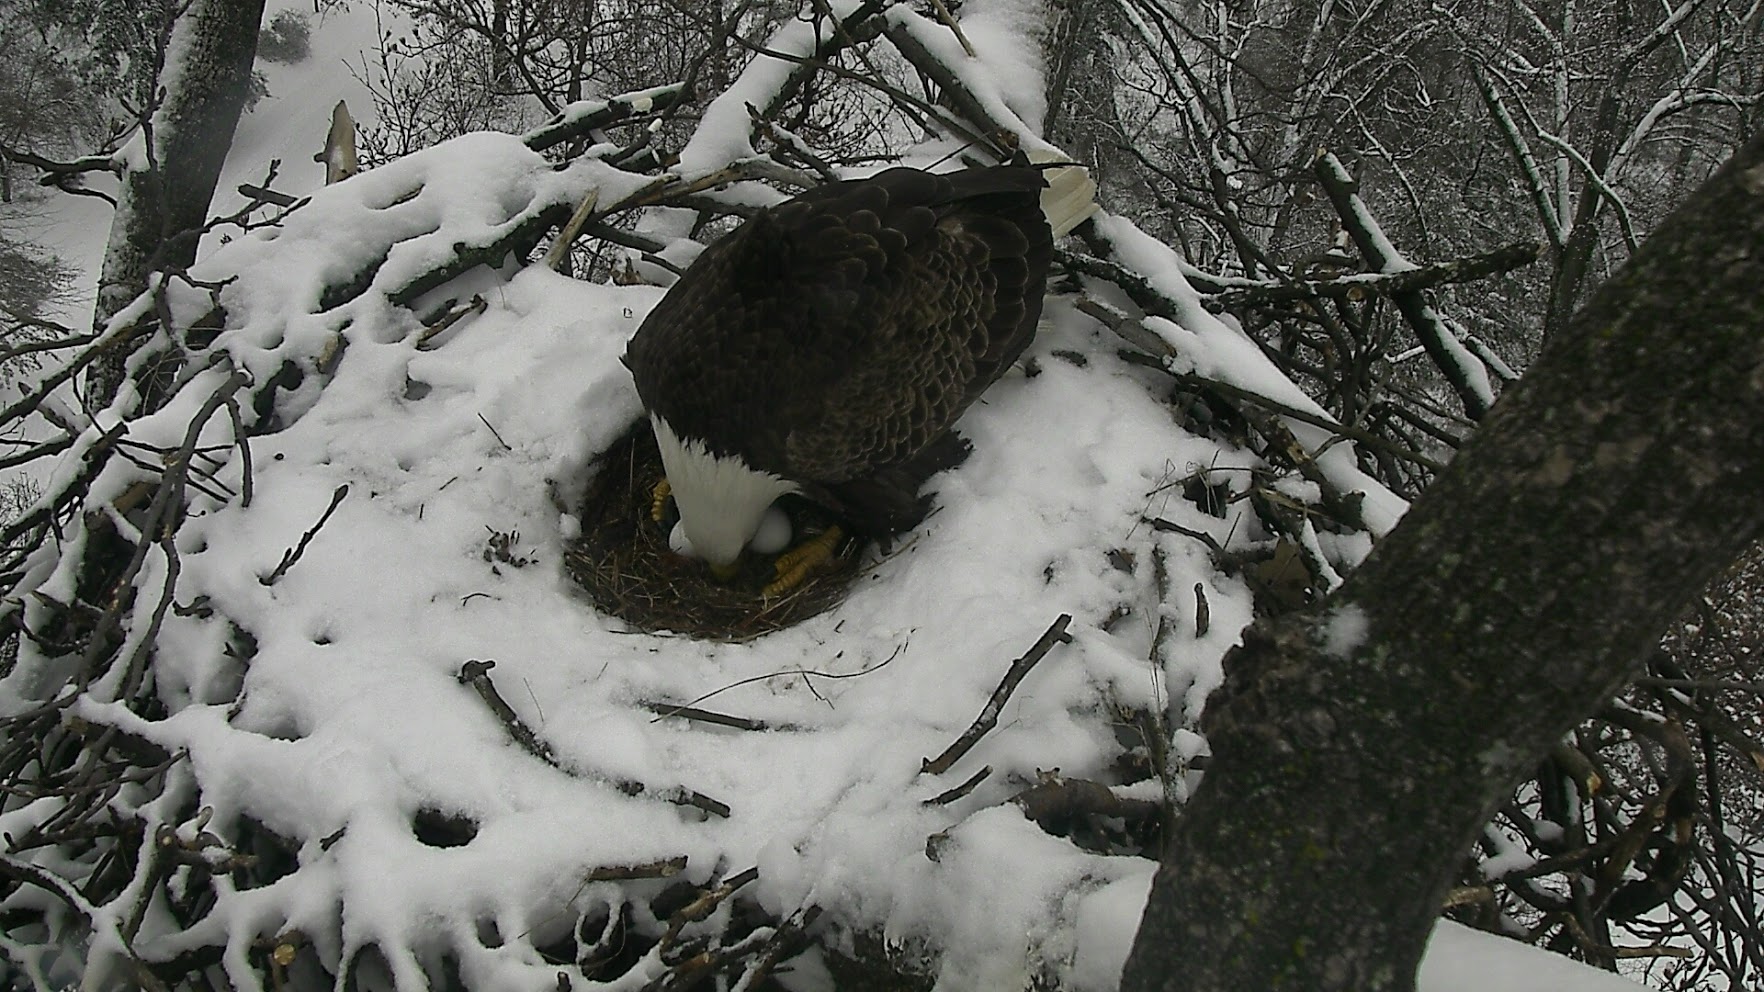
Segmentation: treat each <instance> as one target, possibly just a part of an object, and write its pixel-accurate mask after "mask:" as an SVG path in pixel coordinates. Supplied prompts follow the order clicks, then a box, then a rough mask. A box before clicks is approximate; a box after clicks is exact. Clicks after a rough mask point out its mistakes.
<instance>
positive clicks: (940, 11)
mask: <svg viewBox="0 0 1764 992" xmlns="http://www.w3.org/2000/svg"><path fill="white" fill-rule="evenodd" d="M931 8H932V9H933V10H935V11H937V19H938V20H940V21H942V22H943V23H944V24H945V25H946V26H948V28H949V29H950V30H951V31H954V32H955V36H956V40H957V41H959V42H961V43H962V51H964V52H967V53H968V58H971V59H977V58H979V57H980V56H979V55H977V54H975V52H974V46H973V45H971V44H969V43H968V36H967V35H965V34H963V33H962V26H961V24H960V23H958V22H957V21H956V19H955V15H954V14H951V13H950V12H949V8H948V7H947V6H945V5H944V3H943V0H931Z"/></svg>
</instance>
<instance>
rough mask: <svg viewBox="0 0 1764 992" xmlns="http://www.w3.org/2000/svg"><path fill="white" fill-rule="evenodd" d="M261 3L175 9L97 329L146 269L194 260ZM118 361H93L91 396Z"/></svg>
mask: <svg viewBox="0 0 1764 992" xmlns="http://www.w3.org/2000/svg"><path fill="white" fill-rule="evenodd" d="M263 7H264V0H196V2H195V3H193V4H192V5H191V6H190V8H189V9H188V10H186V11H185V12H184V13H183V14H182V15H180V23H179V24H178V25H177V26H176V30H175V32H174V34H173V48H174V51H175V52H176V54H175V55H174V56H172V57H171V58H169V59H168V61H167V62H166V64H165V67H164V69H163V70H162V72H161V77H162V78H161V80H160V83H161V85H162V86H163V87H164V98H163V101H162V103H161V105H160V107H159V108H158V110H157V111H156V112H155V113H154V114H153V115H152V119H151V121H150V125H151V127H150V130H149V131H148V133H147V134H146V135H145V138H146V140H147V141H148V142H150V143H151V144H150V147H151V150H152V153H151V156H150V157H147V158H146V159H145V161H141V162H139V163H137V164H136V165H135V166H133V167H131V168H130V169H129V170H128V171H127V172H125V173H124V175H123V185H122V193H121V195H120V196H119V197H118V200H117V207H116V215H115V217H114V218H112V220H111V228H110V242H109V244H108V245H107V246H106V248H105V251H104V264H103V268H102V271H101V272H100V274H99V277H98V305H97V311H96V313H95V314H94V323H95V324H96V326H97V327H99V328H100V329H102V328H103V327H104V325H105V324H106V323H107V322H108V321H109V320H110V318H111V317H113V316H115V315H116V314H117V313H118V312H119V311H121V310H122V309H123V308H124V307H125V306H127V305H128V303H129V301H131V300H133V299H134V298H135V297H137V296H139V295H140V294H141V292H142V291H143V290H145V289H146V288H147V280H148V278H149V276H151V275H152V273H154V272H166V271H173V270H177V269H182V268H187V267H188V266H189V265H190V263H191V262H194V261H195V260H196V245H197V242H198V240H200V236H201V230H202V227H203V225H204V224H206V223H207V221H208V205H209V201H210V200H212V199H213V198H214V189H215V185H216V184H217V183H218V182H219V181H220V173H221V166H222V165H224V164H225V163H226V159H227V151H228V150H229V149H230V148H231V147H232V144H233V131H234V129H235V128H236V127H237V126H238V123H239V116H240V114H241V113H243V111H244V108H245V100H246V97H247V95H248V94H249V92H250V88H251V65H252V62H253V61H254V60H255V59H256V56H257V32H258V28H259V26H260V24H261V23H262V21H263ZM315 140H316V138H315ZM127 361H128V353H127V351H126V350H124V349H120V348H119V349H116V350H114V351H112V352H109V353H107V354H105V355H104V356H102V357H101V358H100V359H99V360H98V361H97V362H95V363H94V364H93V366H92V369H91V371H90V373H89V379H88V386H89V392H90V402H91V403H92V404H93V405H94V406H103V405H105V404H107V403H108V402H109V401H110V400H111V399H112V398H113V397H114V396H115V395H116V391H117V389H118V387H120V386H121V384H122V381H123V376H124V368H125V365H126V363H127Z"/></svg>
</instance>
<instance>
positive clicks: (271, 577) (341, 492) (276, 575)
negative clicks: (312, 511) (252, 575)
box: [257, 482, 349, 586]
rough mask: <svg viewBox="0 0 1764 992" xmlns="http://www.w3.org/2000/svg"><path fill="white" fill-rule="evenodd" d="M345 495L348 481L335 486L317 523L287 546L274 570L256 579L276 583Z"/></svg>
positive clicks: (292, 564) (297, 558)
mask: <svg viewBox="0 0 1764 992" xmlns="http://www.w3.org/2000/svg"><path fill="white" fill-rule="evenodd" d="M347 495H349V483H347V482H345V483H343V484H342V485H340V486H338V487H337V491H336V492H334V493H332V494H331V505H330V506H327V507H325V512H324V515H323V516H321V517H319V520H318V523H316V524H313V525H312V529H311V530H309V531H307V532H306V533H304V534H302V535H300V543H299V544H296V545H294V547H292V548H289V549H288V550H287V551H286V552H284V553H283V555H282V563H281V564H279V565H277V566H276V569H275V571H273V572H271V573H269V574H268V575H265V576H263V577H262V578H259V579H258V580H257V581H259V582H261V583H263V584H264V585H266V586H273V585H275V584H276V581H277V580H279V579H280V578H281V577H282V576H284V575H286V574H288V569H290V568H292V567H294V563H295V562H297V561H299V560H300V556H301V555H303V554H305V553H306V546H307V545H308V544H311V543H312V539H313V538H314V537H317V536H318V532H319V530H320V528H322V527H324V525H325V523H326V522H327V521H329V520H330V519H331V514H333V513H335V512H337V505H338V504H339V503H342V502H343V497H345V496H347Z"/></svg>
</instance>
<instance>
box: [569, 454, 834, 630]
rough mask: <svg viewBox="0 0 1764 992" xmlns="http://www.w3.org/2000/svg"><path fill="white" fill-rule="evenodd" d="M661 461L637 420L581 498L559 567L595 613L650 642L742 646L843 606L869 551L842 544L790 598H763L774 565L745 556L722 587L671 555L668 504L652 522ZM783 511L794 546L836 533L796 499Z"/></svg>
mask: <svg viewBox="0 0 1764 992" xmlns="http://www.w3.org/2000/svg"><path fill="white" fill-rule="evenodd" d="M661 478H662V464H661V453H660V451H659V450H658V449H657V448H656V445H655V436H654V435H653V434H652V433H651V431H650V427H649V422H648V420H646V419H645V420H639V421H637V422H636V423H634V424H633V425H632V427H631V429H630V430H628V431H626V432H625V434H624V435H623V436H622V437H620V438H619V439H618V440H617V441H615V442H613V444H612V445H611V446H610V447H608V448H607V450H606V451H605V452H604V453H603V454H602V455H601V456H600V458H599V460H598V462H597V464H596V469H595V472H594V476H593V478H592V479H591V480H590V481H589V483H588V486H587V488H586V490H585V491H584V493H583V495H582V503H581V510H580V513H581V521H582V536H581V537H579V538H577V539H576V540H575V541H574V542H572V543H571V544H570V546H569V547H568V548H567V549H566V550H565V552H564V567H565V569H566V570H567V571H568V572H569V574H570V576H571V578H573V579H574V580H575V581H576V584H577V585H579V586H581V587H582V590H583V591H584V592H586V593H587V594H588V598H589V599H590V600H592V601H593V603H594V605H595V606H596V607H598V608H599V609H600V610H601V611H603V612H605V613H608V614H611V615H613V616H616V617H618V618H620V619H621V620H624V621H625V622H627V623H629V624H631V625H632V626H633V627H635V628H637V629H639V630H643V631H650V632H672V633H677V634H685V635H687V636H690V637H698V638H705V639H710V640H724V641H740V640H747V639H750V638H754V637H759V636H761V635H763V634H769V633H771V632H773V631H775V630H782V629H784V628H785V627H789V626H792V625H794V624H797V623H801V622H802V621H803V620H806V619H808V618H809V617H812V616H815V615H816V614H818V613H822V612H825V611H826V610H828V609H831V608H832V607H834V606H835V605H837V604H838V603H839V602H841V601H842V600H843V599H844V598H845V595H846V593H847V591H849V589H850V587H851V583H852V581H853V580H854V579H855V578H856V577H857V574H858V571H859V569H858V564H859V562H860V561H861V560H862V558H863V551H864V545H865V544H866V543H867V542H864V541H862V540H858V539H854V538H847V539H846V540H845V541H844V542H842V543H841V545H840V547H839V548H838V549H837V550H836V552H835V554H834V557H833V558H832V559H831V560H829V561H828V562H826V563H824V564H822V565H821V566H819V567H818V568H816V569H815V570H814V571H812V572H810V573H809V575H808V576H807V577H806V578H804V579H803V580H802V582H801V583H800V584H798V585H796V586H795V587H794V588H792V589H790V590H788V591H786V592H784V593H782V594H779V595H776V596H767V595H765V588H766V586H767V585H768V584H769V583H771V582H772V580H773V579H774V578H776V573H775V571H774V562H775V561H776V558H775V556H772V555H757V554H753V553H752V552H749V553H748V554H747V555H745V556H744V559H745V560H744V563H743V566H742V569H741V571H740V573H739V574H737V575H736V576H735V577H734V579H732V580H731V581H728V582H720V581H718V580H716V579H715V578H713V577H712V576H711V574H710V570H709V569H708V568H706V567H705V564H704V563H703V562H702V561H697V560H695V559H691V558H686V557H684V556H681V555H679V554H676V553H674V551H673V550H672V549H670V548H669V547H668V534H669V532H670V531H671V530H672V529H673V526H674V523H675V521H676V520H678V519H679V517H678V515H677V513H676V511H674V509H673V504H672V501H671V500H670V501H669V503H668V507H667V513H666V514H665V515H664V517H663V518H662V520H661V521H660V522H657V521H656V520H655V519H654V516H653V507H654V499H655V497H654V493H655V485H656V483H657V482H660V481H661ZM779 506H780V508H782V509H783V510H784V513H785V515H786V516H788V517H789V518H790V527H791V533H792V534H793V535H794V538H793V542H792V543H793V545H794V544H800V543H801V542H803V541H805V540H808V539H809V538H812V537H813V536H814V535H816V534H819V533H822V532H823V531H825V530H826V529H827V528H828V527H829V526H831V525H833V524H834V523H836V522H837V521H836V519H835V518H834V517H833V516H832V515H830V514H829V513H827V512H826V511H825V510H824V509H822V508H821V507H819V506H817V505H816V504H814V503H811V502H809V501H808V500H805V499H802V498H800V497H797V496H785V497H783V498H782V499H781V500H779Z"/></svg>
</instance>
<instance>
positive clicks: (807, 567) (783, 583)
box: [761, 524, 845, 599]
mask: <svg viewBox="0 0 1764 992" xmlns="http://www.w3.org/2000/svg"><path fill="white" fill-rule="evenodd" d="M843 540H845V532H844V531H843V530H841V529H840V528H839V525H837V524H834V525H833V526H830V527H828V528H827V529H826V530H824V531H822V532H821V533H819V534H817V535H815V536H814V537H812V538H810V539H809V540H806V541H804V542H802V543H801V544H798V545H797V546H796V547H794V548H791V549H790V550H788V551H786V552H784V553H783V554H781V555H779V556H778V559H777V560H776V561H774V562H773V563H772V571H773V573H774V574H775V575H776V576H777V578H775V579H773V580H772V581H771V582H769V583H767V584H766V588H765V589H764V590H763V592H762V593H761V595H763V596H765V597H766V598H767V599H771V598H774V597H777V596H781V595H783V594H784V593H787V592H789V591H790V590H792V589H795V588H796V587H797V586H799V585H802V580H804V579H806V578H808V575H809V573H810V572H812V571H814V570H815V569H816V568H819V567H820V566H821V565H824V564H826V563H827V562H828V561H831V560H832V559H833V552H834V551H836V550H837V549H838V548H839V542H840V541H843Z"/></svg>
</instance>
